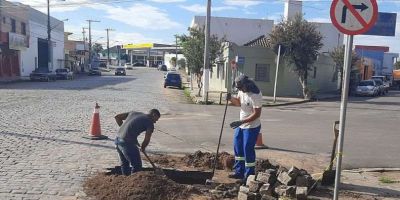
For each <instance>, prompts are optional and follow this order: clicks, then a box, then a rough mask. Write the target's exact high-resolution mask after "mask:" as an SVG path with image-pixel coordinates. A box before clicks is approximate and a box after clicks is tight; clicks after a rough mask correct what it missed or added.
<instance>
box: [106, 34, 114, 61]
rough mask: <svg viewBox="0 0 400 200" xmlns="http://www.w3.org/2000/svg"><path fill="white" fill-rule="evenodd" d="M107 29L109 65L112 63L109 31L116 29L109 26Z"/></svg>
mask: <svg viewBox="0 0 400 200" xmlns="http://www.w3.org/2000/svg"><path fill="white" fill-rule="evenodd" d="M106 31H107V65H111V62H110V38H109V32H110V31H114V29H112V28H107V29H106ZM107 68H108V66H107Z"/></svg>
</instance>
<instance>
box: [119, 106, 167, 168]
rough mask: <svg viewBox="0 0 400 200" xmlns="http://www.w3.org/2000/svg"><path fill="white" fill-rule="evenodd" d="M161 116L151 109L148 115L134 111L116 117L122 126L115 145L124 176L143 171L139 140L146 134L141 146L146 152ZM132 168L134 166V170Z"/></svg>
mask: <svg viewBox="0 0 400 200" xmlns="http://www.w3.org/2000/svg"><path fill="white" fill-rule="evenodd" d="M160 116H161V115H160V112H159V111H158V110H157V109H151V110H150V111H149V113H148V114H144V113H141V112H134V111H133V112H127V113H121V114H118V115H116V116H115V121H117V124H118V125H119V126H120V128H119V131H118V133H117V137H116V138H115V145H116V148H117V152H118V155H119V158H120V161H121V171H122V174H123V175H130V174H131V173H134V172H137V171H140V170H142V159H141V158H140V152H139V147H138V145H139V142H138V140H137V138H138V136H139V135H140V134H141V133H142V132H146V133H145V136H144V140H143V142H142V145H141V146H140V148H141V151H142V152H144V151H145V149H146V147H147V145H148V144H149V142H150V138H151V134H152V133H153V131H154V124H155V123H156V122H157V120H158V119H159V118H160ZM130 166H132V169H131V167H130Z"/></svg>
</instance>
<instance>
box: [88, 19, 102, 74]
mask: <svg viewBox="0 0 400 200" xmlns="http://www.w3.org/2000/svg"><path fill="white" fill-rule="evenodd" d="M86 21H88V22H89V64H90V68H92V66H91V64H92V26H91V25H92V22H100V21H96V20H91V19H88V20H86Z"/></svg>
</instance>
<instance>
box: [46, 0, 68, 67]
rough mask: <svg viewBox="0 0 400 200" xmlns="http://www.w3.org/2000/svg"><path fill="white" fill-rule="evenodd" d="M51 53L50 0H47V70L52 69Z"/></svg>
mask: <svg viewBox="0 0 400 200" xmlns="http://www.w3.org/2000/svg"><path fill="white" fill-rule="evenodd" d="M61 1H65V0H61ZM52 55H53V54H52V53H51V27H50V0H47V70H50V69H53V59H52V57H53V56H52Z"/></svg>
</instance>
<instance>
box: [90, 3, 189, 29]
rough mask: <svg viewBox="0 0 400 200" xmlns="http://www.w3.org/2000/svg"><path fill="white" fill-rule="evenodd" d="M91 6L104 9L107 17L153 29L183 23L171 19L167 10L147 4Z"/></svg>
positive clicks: (166, 27) (167, 27) (176, 26)
mask: <svg viewBox="0 0 400 200" xmlns="http://www.w3.org/2000/svg"><path fill="white" fill-rule="evenodd" d="M91 8H93V9H100V10H103V11H105V12H106V13H107V15H105V17H107V18H110V19H113V20H115V21H118V22H121V23H124V24H128V25H130V26H133V27H139V28H144V29H151V30H166V29H172V28H180V27H182V25H181V24H179V23H177V22H175V21H173V20H172V19H170V18H169V16H168V13H167V12H166V11H165V10H161V9H160V8H157V7H154V6H150V5H146V4H141V3H136V4H133V5H132V6H131V7H126V8H123V7H113V6H108V5H96V6H91Z"/></svg>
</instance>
